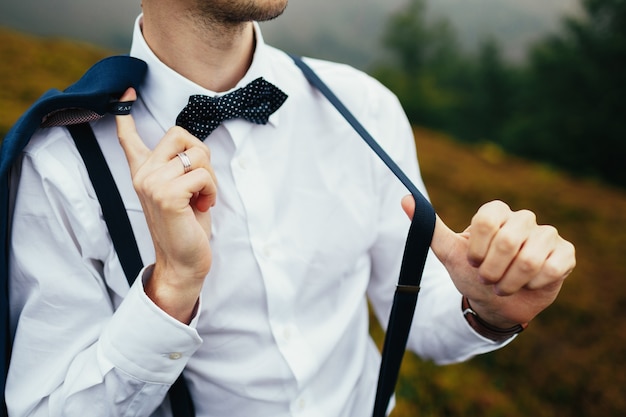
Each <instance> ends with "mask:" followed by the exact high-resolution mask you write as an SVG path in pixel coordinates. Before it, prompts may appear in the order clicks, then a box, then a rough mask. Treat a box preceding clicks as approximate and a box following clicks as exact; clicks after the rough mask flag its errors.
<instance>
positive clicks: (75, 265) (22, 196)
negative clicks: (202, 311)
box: [6, 129, 201, 417]
mask: <svg viewBox="0 0 626 417" xmlns="http://www.w3.org/2000/svg"><path fill="white" fill-rule="evenodd" d="M12 174H13V177H12V178H13V183H14V184H15V186H16V187H17V188H16V191H17V192H16V199H15V204H14V212H13V219H12V232H11V245H10V299H11V305H10V308H11V325H12V330H13V332H14V335H15V337H14V345H13V353H12V357H11V364H10V369H9V376H8V379H7V389H6V398H7V404H8V408H9V414H10V415H20V416H21V415H29V416H67V417H71V416H81V417H82V416H84V415H85V412H86V411H85V410H89V412H88V413H89V415H91V416H100V415H102V416H104V415H107V416H108V415H149V414H151V413H153V412H154V410H155V409H156V408H157V407H159V405H160V404H161V403H162V402H163V400H164V398H165V395H166V394H167V391H168V389H169V387H170V385H171V384H172V383H173V382H174V381H175V380H176V378H177V377H178V376H179V374H180V373H181V371H182V369H183V368H184V367H185V365H186V363H187V360H188V359H189V357H190V356H191V355H192V354H193V353H194V352H195V351H196V349H197V348H198V347H199V346H200V344H201V339H200V337H199V336H198V334H197V332H196V331H195V329H193V328H192V327H190V326H185V325H183V324H182V323H179V322H177V321H176V320H174V319H172V318H171V317H169V316H168V315H167V314H165V313H164V312H162V311H161V310H160V309H158V307H156V306H155V305H154V304H153V303H152V302H151V301H150V299H149V298H148V297H147V296H146V295H145V293H144V291H143V280H142V279H141V277H139V278H138V279H137V280H136V281H135V284H134V285H133V286H132V288H130V290H128V292H127V294H124V295H125V296H124V297H123V301H114V299H113V298H114V297H112V293H111V286H110V285H109V284H110V283H117V288H119V287H120V283H123V281H125V277H124V275H123V272H122V269H121V265H119V261H118V259H117V256H116V254H115V251H114V249H113V246H112V243H111V241H110V238H109V236H108V233H107V230H106V225H105V224H104V222H103V220H102V218H101V213H100V206H99V204H98V201H97V198H96V197H95V193H94V192H93V188H92V186H91V183H90V182H89V180H88V177H87V174H86V172H85V169H84V166H83V164H82V161H81V160H80V156H78V154H77V152H76V150H75V148H74V146H73V144H72V143H71V139H69V137H68V135H67V134H66V133H65V130H64V129H52V130H50V131H45V132H43V133H42V132H39V134H38V135H37V136H36V137H34V138H33V140H32V141H31V144H30V145H29V146H28V148H27V150H26V152H25V154H24V156H23V158H22V161H21V164H18V166H17V167H16V169H15V170H14V171H13V173H12ZM16 177H17V178H19V181H18V180H15V178H16ZM18 182H19V184H18ZM143 272H145V273H146V274H149V272H150V271H149V269H148V270H147V271H142V273H143ZM126 288H128V286H127V285H126ZM119 300H121V298H119ZM35 381H36V383H34V382H35Z"/></svg>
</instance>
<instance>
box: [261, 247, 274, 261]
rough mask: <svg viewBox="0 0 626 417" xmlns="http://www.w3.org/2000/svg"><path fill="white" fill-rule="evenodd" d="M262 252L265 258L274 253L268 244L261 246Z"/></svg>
mask: <svg viewBox="0 0 626 417" xmlns="http://www.w3.org/2000/svg"><path fill="white" fill-rule="evenodd" d="M262 252H263V256H265V257H266V258H271V257H272V255H273V254H274V251H273V250H272V247H271V246H270V245H265V246H263V250H262Z"/></svg>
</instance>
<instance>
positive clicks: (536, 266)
mask: <svg viewBox="0 0 626 417" xmlns="http://www.w3.org/2000/svg"><path fill="white" fill-rule="evenodd" d="M517 268H518V270H519V271H520V272H521V273H522V274H525V275H534V274H536V273H538V272H539V270H540V269H541V263H540V261H539V260H538V259H537V258H533V257H530V256H526V255H521V254H520V255H519V256H518V258H517Z"/></svg>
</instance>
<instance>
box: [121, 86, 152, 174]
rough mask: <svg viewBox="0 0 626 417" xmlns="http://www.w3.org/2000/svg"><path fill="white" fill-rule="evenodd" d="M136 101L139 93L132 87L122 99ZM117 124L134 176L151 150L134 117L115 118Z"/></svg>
mask: <svg viewBox="0 0 626 417" xmlns="http://www.w3.org/2000/svg"><path fill="white" fill-rule="evenodd" d="M135 100H137V92H136V91H135V89H134V88H132V87H131V88H129V89H128V90H126V92H124V94H123V95H122V97H121V98H120V101H123V102H124V101H135ZM115 123H116V124H117V137H118V138H119V141H120V145H121V146H122V149H123V150H124V154H126V159H128V165H129V166H130V170H131V172H132V173H133V174H134V173H135V172H136V171H137V169H138V168H139V166H140V165H141V164H142V163H143V161H145V159H146V158H147V156H148V154H149V153H150V150H149V149H148V147H147V146H146V145H145V144H144V143H143V141H142V140H141V138H140V137H139V134H138V133H137V127H136V126H135V119H134V118H133V116H131V115H130V114H128V115H118V116H115Z"/></svg>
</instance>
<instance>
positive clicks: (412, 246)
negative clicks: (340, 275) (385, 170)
mask: <svg viewBox="0 0 626 417" xmlns="http://www.w3.org/2000/svg"><path fill="white" fill-rule="evenodd" d="M291 58H292V59H293V61H294V62H295V63H296V65H297V66H298V67H299V68H300V69H301V70H302V72H303V73H304V75H305V77H306V78H307V80H308V81H309V82H310V83H311V84H312V85H313V86H315V87H316V88H317V89H318V90H319V91H320V92H321V93H322V94H323V95H324V96H325V97H326V98H327V99H328V100H329V101H330V102H331V103H332V105H333V106H335V108H336V109H337V110H338V111H339V113H341V115H342V116H343V117H344V118H345V119H346V120H347V121H348V123H350V125H351V126H352V127H353V128H354V129H355V130H356V131H357V133H358V134H359V135H360V136H361V137H362V138H363V140H365V142H366V143H367V144H368V145H369V146H370V148H372V150H373V151H374V152H375V153H376V154H377V155H378V156H379V157H380V159H381V160H382V161H383V162H384V163H385V164H386V165H387V167H389V169H390V170H391V171H392V172H393V173H394V175H395V176H396V177H397V178H398V179H399V180H400V181H401V182H402V183H403V184H404V186H405V187H406V188H407V189H408V190H409V192H410V193H411V194H412V195H413V198H414V199H415V213H414V214H413V220H412V221H411V226H410V228H409V233H408V237H407V242H406V246H405V249H404V255H403V258H402V267H401V269H400V277H399V279H398V285H397V288H396V292H395V294H394V300H393V306H392V308H391V314H390V316H389V322H388V324H387V332H386V335H385V343H384V345H383V352H382V362H381V365H380V373H379V376H378V387H377V389H376V400H375V404H374V412H373V414H372V415H373V417H384V416H385V415H386V413H387V408H388V405H389V400H390V399H391V396H392V395H393V391H394V390H395V385H396V381H397V379H398V374H399V371H400V364H401V362H402V357H403V355H404V351H405V349H406V342H407V339H408V335H409V330H410V328H411V322H412V320H413V313H414V311H415V305H416V303H417V295H418V292H419V285H420V281H421V278H422V273H423V271H424V264H425V263H426V256H427V254H428V248H429V247H430V242H431V240H432V236H433V232H434V228H435V210H434V209H433V207H432V205H431V204H430V202H428V200H427V199H426V198H425V197H424V196H423V195H422V193H420V191H419V190H418V189H417V187H416V186H415V185H414V184H413V183H412V182H411V181H410V180H409V178H408V177H407V176H406V175H405V174H404V172H402V169H400V167H398V165H397V164H396V163H395V162H394V161H393V160H392V159H391V158H390V157H389V155H387V153H386V152H385V151H384V150H383V149H382V148H381V147H380V145H379V144H378V143H377V142H376V140H374V138H373V137H372V136H371V135H370V134H369V133H368V132H367V130H366V129H365V128H364V127H363V126H362V125H361V123H359V121H358V120H357V119H356V118H355V117H354V116H353V115H352V114H351V113H350V111H349V110H348V109H347V108H346V107H345V106H344V105H343V103H342V102H341V101H340V100H339V99H338V98H337V97H336V96H335V94H334V93H333V92H332V91H331V90H330V88H328V86H327V85H326V84H325V83H324V82H323V81H322V80H321V79H320V78H319V77H318V76H317V74H316V73H315V72H314V71H313V70H312V69H311V68H310V67H309V66H308V65H307V64H306V63H305V62H304V61H303V60H302V58H300V57H298V56H294V55H292V56H291ZM398 203H399V202H398Z"/></svg>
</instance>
